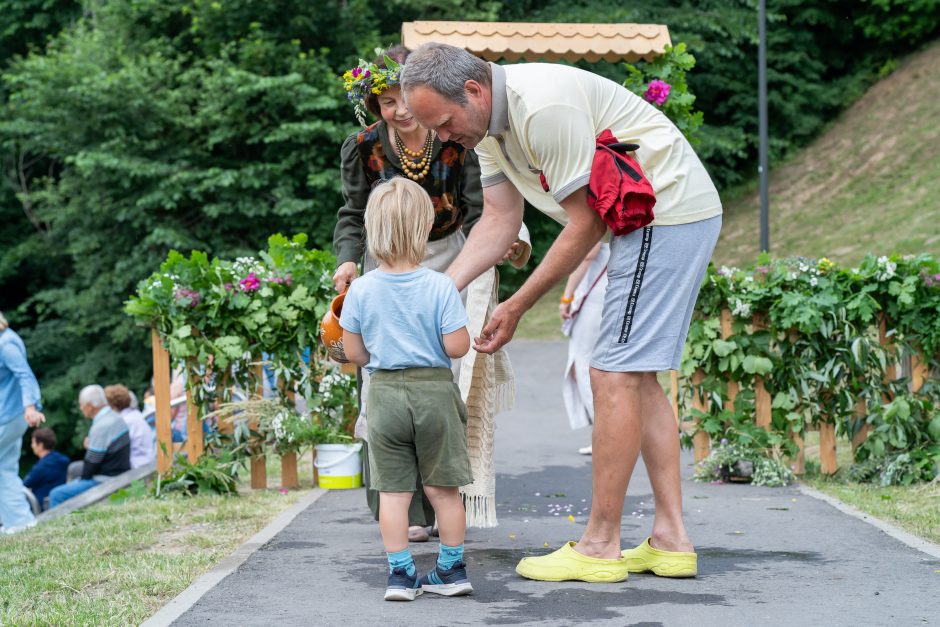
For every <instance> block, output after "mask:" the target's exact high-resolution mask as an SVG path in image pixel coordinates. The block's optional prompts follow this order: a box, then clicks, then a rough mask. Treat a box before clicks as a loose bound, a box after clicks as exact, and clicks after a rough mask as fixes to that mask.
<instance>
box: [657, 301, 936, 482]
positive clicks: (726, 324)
mask: <svg viewBox="0 0 940 627" xmlns="http://www.w3.org/2000/svg"><path fill="white" fill-rule="evenodd" d="M720 322H721V338H722V339H724V340H727V339H728V338H730V337H731V336H732V335H733V331H732V315H731V312H730V311H729V310H727V309H723V310H722V311H721V320H720ZM751 326H752V328H753V329H755V330H761V329H766V328H767V326H768V325H767V320H766V318H764V317H763V316H762V315H761V314H755V315H754V316H753V317H752V320H751ZM795 333H796V332H795V331H791V333H790V336H789V340H790V342H794V341H795V340H796V335H795ZM878 335H879V343H880V344H881V346H882V347H883V348H884V349H885V350H886V352H887V354H888V355H889V356H890V357H889V362H888V365H887V367H886V369H885V375H884V380H885V383H886V384H887V382H889V381H893V380H895V379H896V378H897V372H898V370H897V369H898V359H899V356H898V355H897V350H896V348H895V346H894V344H893V342H892V341H891V338H890V335H889V333H888V329H887V321H886V319H885V318H884V316H882V317H881V318H880V320H879V324H878ZM909 370H910V372H909V375H910V390H911V391H912V392H915V393H916V392H918V391H919V390H920V389H921V388H922V387H923V385H924V384H925V383H926V382H927V380H928V378H929V376H930V371H929V361H928V360H927V358H926V357H925V356H924V355H923V354H922V353H917V352H915V353H914V354H912V355H911V356H910V369H909ZM670 374H671V379H670V383H671V385H670V401H671V404H672V407H673V411H674V412H675V414H676V416H677V418H678V420H679V426H680V429H681V430H682V431H685V432H689V431H695V433H694V435H693V437H692V448H693V455H694V459H695V461H696V462H699V461H701V460H703V459H705V458H706V457H708V455H709V454H710V452H711V440H710V438H709V435H708V434H707V433H706V432H704V431H702V430H699V429H698V428H697V427H698V420H697V419H695V418H691V419H689V420H683V419H682V415H683V413H681V410H682V408H681V407H680V403H679V396H680V395H679V388H680V385H681V383H680V378H679V376H678V373H677V372H676V371H671V373H670ZM704 378H705V374H704V372H703V371H702V370H701V369H698V370H696V371H695V372H694V373H693V374H692V377H691V380H690V383H691V384H692V390H691V395H690V396H691V408H692V409H696V410H699V411H701V412H703V413H707V412H708V406H707V404H706V400H705V399H703V398H702V397H701V394H700V393H699V385H700V384H701V383H702V381H703V380H704ZM739 391H740V389H739V387H738V382H737V381H734V380H733V379H732V378H731V377H730V376H729V377H728V381H727V394H726V395H725V397H724V398H723V403H724V408H725V409H729V410H733V409H734V403H735V399H736V397H737V395H738V393H739ZM883 400H884V401H885V402H887V401H888V400H890V399H887V398H885V399H883ZM771 405H772V398H771V394H770V392H768V390H767V389H766V386H765V382H764V379H763V378H762V377H760V376H756V377H755V378H754V423H755V424H756V425H757V426H760V427H762V428H764V429H765V430H769V429H770V428H771V423H772V406H771ZM855 417H856V418H860V419H864V418H866V417H867V407H866V404H865V400H864V399H862V398H860V399H858V400H857V402H856V406H855ZM817 429H818V431H819V467H820V472H821V473H822V474H827V475H831V474H834V473H836V472H837V471H838V469H839V466H838V461H837V458H836V425H835V423H834V422H833V421H832V420H830V419H828V418H827V417H822V419H821V420H820V421H819V423H818V426H817V427H812V426H810V425H807V427H806V430H807V431H811V430H817ZM869 429H870V427H869V425H868V424H863V425H862V427H861V428H860V429H859V430H858V431H857V432H856V433H855V436H854V437H853V438H852V441H851V444H852V450H853V452H854V451H855V450H856V449H857V448H858V447H859V446H860V445H861V444H862V443H863V442H864V441H865V440H866V438H867V436H868V433H869ZM792 438H793V441H794V443H795V444H796V445H797V449H798V453H797V455H796V456H795V457H794V458H793V459H791V460H790V465H791V468H792V470H793V471H794V474H796V475H802V474H804V472H805V467H806V463H805V461H806V460H805V456H806V450H805V449H806V447H805V442H804V441H803V438H802V437H801V435H800V434H797V433H794V434H792Z"/></svg>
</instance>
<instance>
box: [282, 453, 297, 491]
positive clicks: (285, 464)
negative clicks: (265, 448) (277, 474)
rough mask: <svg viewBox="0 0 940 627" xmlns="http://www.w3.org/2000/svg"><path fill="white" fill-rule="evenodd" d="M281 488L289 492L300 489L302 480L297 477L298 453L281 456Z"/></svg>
mask: <svg viewBox="0 0 940 627" xmlns="http://www.w3.org/2000/svg"><path fill="white" fill-rule="evenodd" d="M281 487H282V488H285V489H287V490H293V489H295V488H299V487H300V479H299V478H298V477H297V453H284V454H283V455H281Z"/></svg>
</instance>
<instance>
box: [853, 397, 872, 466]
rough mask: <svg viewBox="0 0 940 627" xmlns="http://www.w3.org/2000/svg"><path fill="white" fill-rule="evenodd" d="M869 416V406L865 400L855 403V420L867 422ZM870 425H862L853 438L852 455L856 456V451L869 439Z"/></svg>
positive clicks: (861, 399)
mask: <svg viewBox="0 0 940 627" xmlns="http://www.w3.org/2000/svg"><path fill="white" fill-rule="evenodd" d="M867 416H868V406H867V404H866V403H865V399H864V398H860V399H858V400H857V401H855V418H857V419H860V420H865V418H866V417H867ZM869 428H870V427H869V424H868V423H867V422H865V423H864V424H862V425H861V426H860V427H859V428H858V431H856V432H855V435H853V436H852V453H853V455H854V453H855V451H856V449H858V447H859V446H861V445H862V442H864V441H865V440H867V439H868V431H869Z"/></svg>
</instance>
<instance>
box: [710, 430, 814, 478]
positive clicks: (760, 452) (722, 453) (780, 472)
mask: <svg viewBox="0 0 940 627" xmlns="http://www.w3.org/2000/svg"><path fill="white" fill-rule="evenodd" d="M742 461H744V462H750V463H751V464H752V465H753V474H751V477H750V479H751V483H753V484H754V485H761V486H769V487H779V486H785V485H788V484H789V483H792V482H793V481H795V480H796V477H795V476H794V475H793V472H792V471H791V470H790V469H789V468H788V467H787V466H786V465H785V464H783V463H782V462H781V461H780V459H779V451H778V452H776V455H775V456H773V457H769V456H768V455H767V452H766V450H765V449H760V448H754V447H752V446H745V445H743V444H739V443H733V442H728V441H727V440H723V441H722V442H721V443H720V444H718V445H717V446H715V447H714V448H713V449H712V451H711V453H710V454H709V456H708V457H706V458H705V459H703V460H702V461H700V462H698V463H697V464H696V465H695V480H696V481H722V480H723V479H724V477H725V476H726V475H727V474H728V473H729V472H730V471H731V469H732V468H733V467H734V466H735V465H736V464H738V463H739V462H742Z"/></svg>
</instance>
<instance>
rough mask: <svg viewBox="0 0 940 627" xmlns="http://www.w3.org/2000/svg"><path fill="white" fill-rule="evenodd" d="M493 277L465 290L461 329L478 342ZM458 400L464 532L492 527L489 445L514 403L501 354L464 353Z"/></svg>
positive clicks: (490, 304) (492, 301)
mask: <svg viewBox="0 0 940 627" xmlns="http://www.w3.org/2000/svg"><path fill="white" fill-rule="evenodd" d="M498 277H499V275H498V274H497V272H496V269H495V268H491V269H490V270H487V271H486V272H484V273H483V274H482V275H480V276H479V277H478V278H477V279H476V280H474V281H473V282H472V283H471V284H470V285H469V286H468V287H467V317H468V318H469V320H470V323H469V324H468V325H467V328H468V330H469V331H470V337H479V336H480V332H481V331H482V329H483V325H484V324H485V323H486V321H487V320H488V319H489V316H490V314H492V312H493V309H494V308H495V307H496V304H497V302H498V300H497V291H498V284H499V281H498ZM459 387H460V395H461V397H462V398H463V399H464V402H465V403H466V404H467V417H468V421H467V449H468V450H467V452H468V454H469V457H470V470H471V471H472V472H473V483H471V484H470V485H468V486H464V487H462V488H460V493H461V494H462V495H463V502H464V507H465V508H466V510H467V526H468V527H482V528H487V527H495V526H496V525H497V524H498V521H497V520H496V469H495V466H494V464H493V445H494V442H495V436H496V419H495V418H496V414H497V413H498V412H500V411H503V410H506V409H511V408H512V405H513V402H514V401H515V395H516V391H515V385H514V381H513V372H512V365H511V364H510V363H509V356H508V355H506V351H504V350H503V349H500V350H498V351H496V352H495V353H493V354H492V355H484V354H481V353H478V352H476V351H475V350H472V349H471V350H470V352H468V353H467V354H466V356H464V358H463V360H462V361H461V363H460V381H459Z"/></svg>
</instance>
